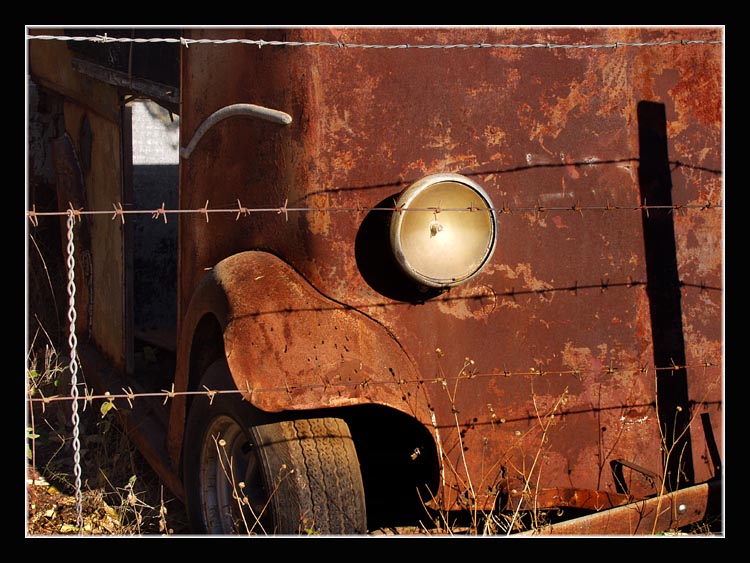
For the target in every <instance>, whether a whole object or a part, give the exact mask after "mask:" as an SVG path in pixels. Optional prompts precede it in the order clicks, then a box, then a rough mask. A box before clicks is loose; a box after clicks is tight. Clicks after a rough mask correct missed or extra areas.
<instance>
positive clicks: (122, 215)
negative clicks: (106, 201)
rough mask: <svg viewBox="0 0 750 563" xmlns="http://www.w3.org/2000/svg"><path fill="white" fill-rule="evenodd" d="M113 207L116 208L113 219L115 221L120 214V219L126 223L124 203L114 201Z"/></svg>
mask: <svg viewBox="0 0 750 563" xmlns="http://www.w3.org/2000/svg"><path fill="white" fill-rule="evenodd" d="M118 205H119V207H118ZM112 207H114V208H115V214H114V215H112V220H113V221H114V220H115V218H116V217H117V216H118V215H119V216H120V221H122V224H123V225H124V224H125V215H124V214H123V209H122V203H119V202H118V203H113V204H112Z"/></svg>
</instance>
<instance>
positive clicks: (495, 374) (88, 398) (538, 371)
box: [27, 359, 722, 410]
mask: <svg viewBox="0 0 750 563" xmlns="http://www.w3.org/2000/svg"><path fill="white" fill-rule="evenodd" d="M467 360H468V359H467ZM470 365H472V362H470V361H467V362H466V363H465V365H464V368H463V369H462V370H461V371H460V372H459V373H458V375H455V376H440V377H420V378H414V379H397V380H392V381H384V380H374V379H372V378H366V379H364V380H362V381H358V382H345V381H334V382H331V381H323V382H321V383H316V384H307V385H283V386H281V385H280V386H277V387H264V388H252V387H249V386H248V387H247V388H245V389H209V388H208V387H205V386H204V389H205V390H197V391H175V390H174V384H172V389H162V390H160V391H149V392H140V393H135V392H134V391H133V390H132V388H127V389H126V388H122V393H111V392H105V393H103V394H94V392H93V391H91V392H89V391H84V397H82V398H78V397H77V398H76V399H75V400H76V401H78V400H81V401H84V405H86V404H91V403H92V402H93V401H94V400H103V401H109V402H113V401H114V400H116V399H125V400H127V402H128V404H129V405H130V406H131V408H132V406H133V404H132V401H133V400H135V399H138V398H146V397H152V398H154V397H158V398H164V404H165V405H166V404H167V402H168V401H169V399H174V398H175V397H178V396H194V395H206V396H208V397H209V398H210V399H211V400H213V397H214V396H216V395H222V394H237V393H240V394H249V395H250V396H252V395H254V394H256V393H285V394H291V393H292V392H294V391H309V390H324V391H325V390H328V389H329V388H331V387H352V388H357V387H359V388H366V387H369V386H376V385H399V386H401V385H424V384H447V383H449V382H452V381H458V380H467V379H486V378H499V377H519V376H535V377H536V376H538V377H542V376H552V375H557V376H564V375H571V376H573V377H576V378H578V379H580V378H581V377H582V376H583V375H584V374H585V373H586V372H590V371H595V372H596V373H594V375H597V374H598V375H609V376H614V375H623V374H642V375H648V374H651V373H659V372H668V371H671V372H677V371H684V370H693V369H706V368H720V367H722V366H721V363H719V362H716V361H705V362H703V363H701V364H695V365H678V364H676V363H674V362H673V363H672V364H671V365H669V366H658V367H657V366H630V367H621V366H616V365H614V363H610V364H609V365H608V366H605V367H603V368H601V369H599V370H588V369H587V368H582V367H574V368H571V369H566V370H547V369H544V368H543V367H541V366H539V367H532V368H529V369H527V370H520V371H510V370H506V369H503V370H500V369H494V370H492V371H491V372H484V373H482V372H475V371H470V370H468V367H470ZM40 393H41V392H40ZM70 400H74V399H73V398H72V397H70V396H65V395H51V396H49V397H44V396H41V397H28V396H27V401H29V402H31V403H42V404H43V405H47V404H50V403H53V402H57V401H70ZM84 410H85V406H84Z"/></svg>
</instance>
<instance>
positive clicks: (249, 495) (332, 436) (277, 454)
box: [183, 360, 367, 535]
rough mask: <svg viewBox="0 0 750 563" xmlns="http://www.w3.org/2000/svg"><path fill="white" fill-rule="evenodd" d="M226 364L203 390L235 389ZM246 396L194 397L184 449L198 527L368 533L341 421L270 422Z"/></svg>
mask: <svg viewBox="0 0 750 563" xmlns="http://www.w3.org/2000/svg"><path fill="white" fill-rule="evenodd" d="M230 381H231V376H230V375H229V370H228V368H227V365H226V362H225V361H224V360H221V361H218V362H216V363H214V364H212V365H211V366H210V367H209V368H208V369H207V370H206V373H205V374H204V376H203V379H202V381H201V384H200V388H201V389H202V388H203V385H205V386H206V387H207V388H208V389H212V390H218V389H227V388H228V387H227V382H230ZM263 422H264V421H263V420H262V419H261V418H259V411H257V410H255V409H253V407H252V406H251V405H250V404H249V403H247V402H246V401H244V400H243V399H242V397H241V395H240V394H239V393H225V394H217V395H214V397H213V401H210V400H209V397H208V396H206V395H197V396H196V397H195V399H193V402H192V405H191V407H190V411H189V413H188V419H187V425H186V429H185V438H184V448H183V452H184V455H183V475H184V479H185V494H186V497H187V510H188V516H189V519H190V523H191V527H192V529H193V530H194V531H195V532H197V533H207V534H259V535H266V534H268V535H274V534H336V535H350V534H364V533H366V532H367V520H366V511H365V495H364V488H363V486H362V476H361V473H360V468H359V460H358V458H357V453H356V450H355V448H354V442H353V441H352V438H351V434H350V432H349V427H348V426H347V424H346V422H344V421H343V420H341V419H338V418H310V419H295V420H283V421H280V422H273V423H263Z"/></svg>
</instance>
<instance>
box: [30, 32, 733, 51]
mask: <svg viewBox="0 0 750 563" xmlns="http://www.w3.org/2000/svg"><path fill="white" fill-rule="evenodd" d="M26 39H28V40H43V41H73V42H83V41H85V42H93V43H179V44H180V45H182V46H184V47H185V48H187V47H189V46H190V45H233V44H242V45H253V46H257V47H258V48H262V47H335V48H338V49H548V50H552V49H619V48H623V47H670V46H687V45H723V44H724V41H723V40H721V39H697V40H696V39H693V40H690V39H675V40H669V41H615V42H611V43H588V44H564V43H549V42H547V43H484V42H482V43H448V44H439V43H438V44H409V43H400V44H370V43H346V42H344V41H266V40H264V39H188V38H185V37H179V38H177V37H110V36H109V35H107V34H106V33H105V34H103V35H94V36H66V35H27V36H26Z"/></svg>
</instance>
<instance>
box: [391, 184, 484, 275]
mask: <svg viewBox="0 0 750 563" xmlns="http://www.w3.org/2000/svg"><path fill="white" fill-rule="evenodd" d="M396 207H397V210H396V211H394V213H393V218H392V220H391V247H392V249H393V253H394V255H395V257H396V260H397V261H398V263H399V264H400V265H401V267H402V268H403V269H404V271H405V272H406V274H407V275H408V276H410V277H411V278H413V279H414V280H416V281H417V282H419V283H420V284H423V285H426V286H429V287H452V286H455V285H458V284H461V283H463V282H465V281H468V280H469V279H471V278H473V277H474V276H476V275H477V274H478V273H479V272H480V271H481V270H482V269H483V268H484V267H485V265H487V263H488V262H489V260H490V258H491V257H492V253H493V251H494V250H495V241H496V231H497V224H496V218H495V211H494V209H493V206H492V202H491V201H490V198H489V197H488V196H487V194H486V193H485V192H484V190H483V189H482V188H481V187H480V186H479V185H478V184H476V183H474V182H472V181H471V180H469V179H468V178H466V177H464V176H461V175H458V174H434V175H432V176H427V177H425V178H422V179H421V180H419V181H417V182H415V183H414V184H412V185H411V186H409V187H408V188H407V189H406V190H405V191H404V192H403V193H402V194H401V196H400V197H399V199H398V201H397V202H396Z"/></svg>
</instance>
